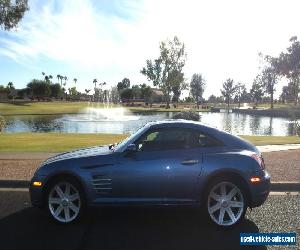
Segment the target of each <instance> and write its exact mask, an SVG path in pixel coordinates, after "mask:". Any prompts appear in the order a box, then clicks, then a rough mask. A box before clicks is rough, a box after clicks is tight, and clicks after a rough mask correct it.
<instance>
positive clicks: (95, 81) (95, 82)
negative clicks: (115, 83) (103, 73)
mask: <svg viewBox="0 0 300 250" xmlns="http://www.w3.org/2000/svg"><path fill="white" fill-rule="evenodd" d="M97 82H98V80H97V79H96V78H95V79H94V80H93V84H94V85H95V88H96V87H97V86H96V84H97Z"/></svg>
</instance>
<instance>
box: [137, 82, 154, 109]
mask: <svg viewBox="0 0 300 250" xmlns="http://www.w3.org/2000/svg"><path fill="white" fill-rule="evenodd" d="M140 88H141V98H143V99H144V100H145V102H150V105H151V104H152V94H153V91H152V89H151V87H150V86H148V85H146V84H145V83H143V84H141V85H140Z"/></svg>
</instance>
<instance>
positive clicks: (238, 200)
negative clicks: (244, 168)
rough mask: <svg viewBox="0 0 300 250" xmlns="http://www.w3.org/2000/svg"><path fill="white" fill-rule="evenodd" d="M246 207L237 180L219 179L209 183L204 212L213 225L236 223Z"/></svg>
mask: <svg viewBox="0 0 300 250" xmlns="http://www.w3.org/2000/svg"><path fill="white" fill-rule="evenodd" d="M246 209H247V206H246V196H245V192H244V191H243V188H242V187H241V185H239V184H238V182H236V181H235V180H233V179H219V180H215V181H213V182H212V183H211V185H210V186H209V188H208V191H207V193H206V212H207V214H208V217H209V218H210V220H211V221H212V222H213V223H214V224H215V225H217V226H219V227H223V228H225V227H230V226H233V225H236V224H237V223H239V222H240V221H241V220H242V219H243V218H244V216H245V213H246Z"/></svg>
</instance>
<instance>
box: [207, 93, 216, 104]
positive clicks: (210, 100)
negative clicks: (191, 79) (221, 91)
mask: <svg viewBox="0 0 300 250" xmlns="http://www.w3.org/2000/svg"><path fill="white" fill-rule="evenodd" d="M207 101H208V103H213V104H215V103H217V97H216V96H215V95H210V96H209V97H208V99H207Z"/></svg>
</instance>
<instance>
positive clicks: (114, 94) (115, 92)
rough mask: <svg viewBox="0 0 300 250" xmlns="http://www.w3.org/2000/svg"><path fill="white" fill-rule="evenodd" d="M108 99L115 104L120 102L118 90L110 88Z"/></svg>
mask: <svg viewBox="0 0 300 250" xmlns="http://www.w3.org/2000/svg"><path fill="white" fill-rule="evenodd" d="M110 99H111V101H112V102H113V103H115V104H117V103H119V102H120V94H119V90H118V88H117V87H111V90H110Z"/></svg>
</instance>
